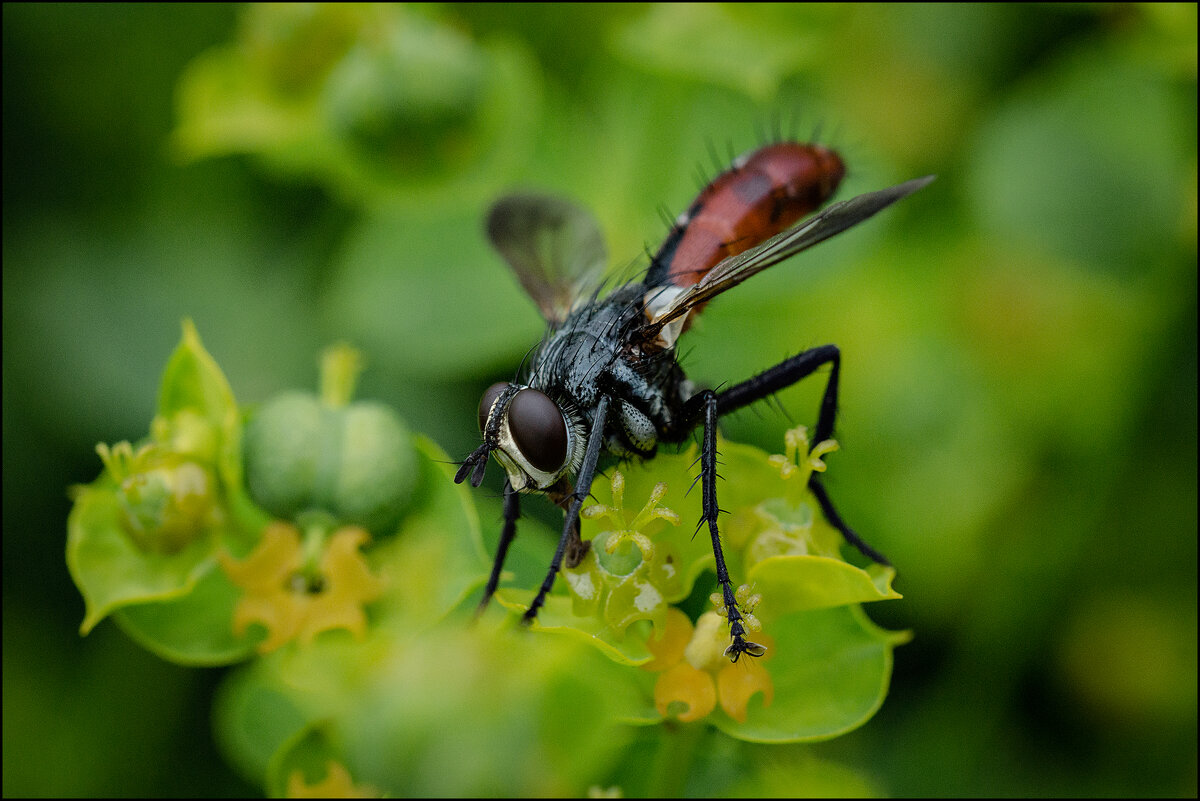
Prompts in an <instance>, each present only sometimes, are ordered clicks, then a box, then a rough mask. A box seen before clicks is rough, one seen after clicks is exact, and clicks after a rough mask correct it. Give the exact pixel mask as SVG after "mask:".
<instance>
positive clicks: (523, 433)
mask: <svg viewBox="0 0 1200 801" xmlns="http://www.w3.org/2000/svg"><path fill="white" fill-rule="evenodd" d="M488 391H489V392H491V390H488ZM485 398H486V395H485ZM508 430H509V433H510V434H511V435H512V438H513V442H515V443H516V445H517V448H518V449H520V451H521V455H522V456H524V457H525V459H526V460H528V462H529V464H531V465H532V466H534V467H536V468H537V469H538V470H541V471H543V472H545V473H557V472H558V471H559V470H561V469H562V467H563V465H564V464H566V462H567V421H566V419H564V418H563V413H562V410H561V409H559V408H558V404H557V403H555V402H554V401H552V400H550V398H549V397H547V396H546V394H545V393H543V392H539V391H538V390H536V389H523V390H521V391H520V392H518V393H517V394H516V397H514V398H513V399H512V403H510V404H509V405H508Z"/></svg>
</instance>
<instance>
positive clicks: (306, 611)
mask: <svg viewBox="0 0 1200 801" xmlns="http://www.w3.org/2000/svg"><path fill="white" fill-rule="evenodd" d="M369 539H370V537H369V535H368V534H367V532H366V530H365V529H363V528H360V527H358V526H347V527H345V528H342V529H339V530H338V531H336V532H334V534H333V536H332V537H330V538H329V540H328V541H327V542H326V543H325V547H324V551H323V552H322V553H321V555H320V558H319V560H318V562H317V565H316V569H315V570H306V569H305V558H304V550H303V548H302V546H301V542H300V531H299V529H297V528H296V527H295V526H294V525H292V524H290V523H284V522H281V521H276V522H274V523H271V524H269V525H268V526H267V527H266V528H265V529H263V535H262V541H261V542H260V543H259V544H258V547H257V548H255V549H254V551H253V552H251V553H250V555H249V556H247V557H246V558H245V559H243V560H241V561H238V560H236V559H233V558H232V557H231V556H229V554H227V553H221V554H219V555H218V558H219V559H220V562H221V567H222V568H223V569H224V570H225V572H226V574H228V575H229V578H230V579H231V580H232V581H233V583H234V584H236V585H238V586H239V587H241V588H242V590H243V594H242V597H241V599H240V600H238V603H237V607H236V608H235V609H234V612H233V631H234V633H235V634H238V635H240V634H241V633H242V632H244V631H245V630H246V627H247V626H249V625H250V624H251V623H261V624H262V625H263V626H265V627H266V629H267V638H266V639H265V640H263V642H262V643H260V644H259V646H258V650H259V651H260V652H262V653H267V652H268V651H273V650H275V649H276V648H279V647H280V646H282V645H284V644H286V643H288V642H291V641H292V640H295V639H299V640H300V641H301V642H302V643H305V644H308V643H311V642H312V640H313V638H314V637H316V635H317V634H319V633H321V632H322V631H325V630H327V629H337V628H344V629H349V630H350V631H351V632H353V633H354V634H355V635H356V636H359V637H361V636H362V635H363V634H365V633H366V623H367V620H366V613H365V612H364V611H363V605H364V604H366V603H369V602H370V601H373V600H375V599H376V598H378V597H379V596H380V594H382V592H383V582H382V581H381V580H380V579H379V578H377V577H376V576H374V575H372V574H371V571H370V568H369V567H367V563H366V561H365V560H364V559H363V557H362V554H361V553H359V550H358V549H359V548H360V547H362V546H363V545H364V544H366V542H367V541H368V540H369Z"/></svg>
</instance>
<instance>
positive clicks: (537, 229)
mask: <svg viewBox="0 0 1200 801" xmlns="http://www.w3.org/2000/svg"><path fill="white" fill-rule="evenodd" d="M487 233H488V239H490V240H491V242H492V246H493V247H495V248H496V250H497V251H499V252H500V255H501V256H503V257H504V260H505V261H507V262H508V265H509V266H510V267H512V269H513V272H514V273H516V274H517V280H518V281H520V282H521V286H522V287H524V288H525V291H526V292H528V293H529V296H530V297H531V298H533V300H534V302H535V303H537V305H538V308H539V309H541V312H542V317H544V318H545V319H546V321H547V322H549V323H551V324H554V325H557V324H558V323H561V322H562V321H563V320H565V319H566V318H567V315H568V314H569V313H570V311H571V308H572V307H573V306H574V305H575V303H576V302H577V301H579V300H580V299H581V298H584V297H586V296H587V295H588V294H589V293H590V292H591V291H592V290H594V289H595V288H596V287H597V286H598V285H599V283H600V279H601V277H602V276H603V274H604V271H605V268H606V266H607V264H608V253H607V249H606V248H605V245H604V235H603V234H602V233H601V231H600V226H599V225H598V224H597V223H596V220H595V219H594V218H593V217H592V215H591V214H589V213H588V212H587V211H585V210H584V209H581V208H580V207H579V206H576V205H575V204H574V203H572V202H571V201H569V200H565V199H563V198H560V197H554V196H552V195H536V194H521V195H508V196H506V197H503V198H501V199H500V200H498V201H497V202H496V204H495V205H494V206H492V210H491V212H490V213H489V214H488V220H487Z"/></svg>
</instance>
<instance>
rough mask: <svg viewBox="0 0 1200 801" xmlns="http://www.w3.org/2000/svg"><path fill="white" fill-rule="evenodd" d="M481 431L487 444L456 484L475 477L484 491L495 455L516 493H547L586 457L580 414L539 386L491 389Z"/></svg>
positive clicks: (467, 463) (485, 396) (473, 456)
mask: <svg viewBox="0 0 1200 801" xmlns="http://www.w3.org/2000/svg"><path fill="white" fill-rule="evenodd" d="M479 430H480V431H481V432H482V433H483V444H482V445H480V446H479V447H478V448H477V449H476V450H475V452H474V453H472V454H471V455H470V456H468V457H467V458H466V460H465V461H464V462H463V464H462V466H461V467H460V468H459V469H458V474H457V475H455V477H454V481H455V483H462V481H463V480H464V479H465V478H466V477H467V475H468V474H469V475H470V476H471V485H472V486H474V487H478V486H479V485H480V483H481V482H482V481H483V473H484V470H485V469H486V468H487V460H488V456H489V455H491V454H495V456H496V460H497V461H498V462H500V464H501V465H502V466H503V467H504V470H505V472H506V473H508V481H509V483H510V484H512V487H513V489H515V490H517V491H519V492H540V491H545V490H548V489H550V488H551V487H553V486H554V485H555V484H557V483H558V481H559V479H561V478H562V477H563V476H565V475H566V474H567V473H569V472H570V471H571V470H572V468H574V467H576V466H577V465H578V464H579V462H580V461H581V460H582V457H583V449H584V438H583V436H582V422H581V421H580V420H578V419H577V415H576V414H575V412H574V410H573V409H571V408H569V407H568V408H566V409H564V408H563V406H562V405H560V404H558V403H556V402H555V401H554V400H553V399H552V398H551V397H550V396H549V395H547V394H546V393H544V392H542V391H541V390H537V389H534V388H533V387H528V386H523V385H521V384H510V383H507V382H500V383H497V384H492V385H491V386H490V387H488V388H487V391H485V392H484V393H483V398H482V399H481V400H480V401H479Z"/></svg>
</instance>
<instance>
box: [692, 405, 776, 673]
mask: <svg viewBox="0 0 1200 801" xmlns="http://www.w3.org/2000/svg"><path fill="white" fill-rule="evenodd" d="M697 397H698V398H699V399H700V403H702V404H703V405H704V442H703V444H702V445H701V446H700V484H701V490H702V495H701V505H700V508H701V513H700V514H701V516H700V525H704V524H705V523H707V524H708V533H709V535H710V536H711V537H712V547H713V556H714V557H715V558H716V562H717V583H718V584H719V585H720V586H721V598H722V599H723V600H724V601H725V611H726V614H727V615H728V617H729V636H730V637H732V638H733V642H732V643H730V645H729V647H728V648H726V649H725V655H726V656H727V657H729V658H730V660H732V661H734V662H736V661H738V657H740V656H741V655H742V654H750V656H762V655H763V654H765V653H766V652H767V649H766V648H765V647H764V646H762V645H759V644H758V643H756V642H750V641H749V640H747V639H746V625H745V623H744V622H743V617H742V610H741V608H740V607H739V606H738V603H737V599H736V598H735V597H734V594H733V583H732V582H731V581H730V580H729V569H728V568H727V567H725V554H724V553H723V552H722V550H721V535H720V533H719V532H718V531H717V515H718V514H720V512H721V509H720V507H719V506H718V505H717V415H718V411H717V409H718V406H717V404H718V400H717V395H716V393H715V392H713V391H712V390H711V389H706V390H704V391H703V392H701V393H700V394H699V395H698V396H697Z"/></svg>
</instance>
